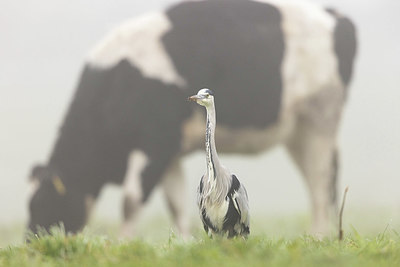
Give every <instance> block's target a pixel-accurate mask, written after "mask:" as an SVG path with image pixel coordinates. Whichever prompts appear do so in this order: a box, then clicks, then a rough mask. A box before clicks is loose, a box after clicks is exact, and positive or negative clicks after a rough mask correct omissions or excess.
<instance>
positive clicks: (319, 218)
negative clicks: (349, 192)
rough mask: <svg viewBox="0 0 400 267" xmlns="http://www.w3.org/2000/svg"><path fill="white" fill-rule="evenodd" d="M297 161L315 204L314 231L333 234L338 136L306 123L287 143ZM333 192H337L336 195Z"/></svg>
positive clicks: (321, 234) (313, 213)
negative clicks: (319, 130) (320, 130)
mask: <svg viewBox="0 0 400 267" xmlns="http://www.w3.org/2000/svg"><path fill="white" fill-rule="evenodd" d="M287 148H288V151H289V153H290V155H291V156H292V158H293V160H294V162H295V163H296V164H297V166H298V167H299V169H300V171H301V173H302V174H303V176H304V178H305V181H306V184H307V186H308V190H309V193H310V199H311V205H312V229H311V230H312V233H313V234H316V235H317V236H319V237H322V236H326V235H327V234H329V233H330V231H331V227H332V226H333V225H334V224H333V222H334V221H333V220H334V214H335V207H336V204H335V198H336V192H335V191H336V189H335V187H336V174H335V172H336V170H335V169H334V164H332V163H333V162H335V156H334V155H335V138H334V137H333V136H331V134H326V133H322V132H318V131H313V129H312V127H309V126H304V127H299V129H298V130H296V134H295V136H293V137H292V138H291V140H290V141H289V142H288V143H287ZM332 192H335V193H334V194H332Z"/></svg>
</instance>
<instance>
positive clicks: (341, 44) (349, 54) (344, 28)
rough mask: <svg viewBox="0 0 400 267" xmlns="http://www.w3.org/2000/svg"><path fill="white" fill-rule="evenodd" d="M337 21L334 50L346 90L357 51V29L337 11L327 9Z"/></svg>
mask: <svg viewBox="0 0 400 267" xmlns="http://www.w3.org/2000/svg"><path fill="white" fill-rule="evenodd" d="M326 11H327V12H328V13H330V14H331V15H332V16H333V17H335V19H336V27H335V31H334V36H333V37H334V46H335V47H334V48H335V53H336V56H337V58H338V68H339V74H340V77H341V79H342V82H343V84H344V86H345V88H347V87H348V85H349V83H350V80H351V76H352V73H353V63H354V57H355V55H356V50H357V37H356V34H357V33H356V27H355V26H354V24H353V22H352V21H351V20H350V19H349V18H347V17H345V16H344V15H342V14H340V13H338V12H337V11H336V10H334V9H331V8H328V9H326Z"/></svg>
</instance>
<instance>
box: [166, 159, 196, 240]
mask: <svg viewBox="0 0 400 267" xmlns="http://www.w3.org/2000/svg"><path fill="white" fill-rule="evenodd" d="M162 187H163V190H164V194H165V198H166V200H167V204H168V207H169V209H170V211H171V214H172V217H173V220H174V223H175V225H176V227H177V228H178V231H179V232H180V234H181V235H182V236H183V237H184V238H187V237H189V217H188V214H187V205H186V203H187V200H188V198H187V194H186V193H187V188H186V184H185V179H184V175H183V171H182V166H181V162H180V161H179V160H175V161H174V162H173V163H172V164H171V165H170V167H169V168H168V170H167V172H166V174H165V176H164V180H163V182H162Z"/></svg>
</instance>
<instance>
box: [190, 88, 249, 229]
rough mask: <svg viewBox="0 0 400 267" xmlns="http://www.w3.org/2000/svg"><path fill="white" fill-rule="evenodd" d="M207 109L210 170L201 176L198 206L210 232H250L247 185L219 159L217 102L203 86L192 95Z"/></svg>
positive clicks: (193, 98) (207, 144) (205, 226)
mask: <svg viewBox="0 0 400 267" xmlns="http://www.w3.org/2000/svg"><path fill="white" fill-rule="evenodd" d="M190 99H191V100H193V101H196V102H197V103H198V104H200V105H202V106H204V107H205V108H206V110H207V123H206V144H205V147H206V162H207V171H206V173H205V175H203V177H202V178H201V180H200V185H199V189H198V206H199V210H200V217H201V220H202V222H203V225H204V230H205V231H206V232H207V233H208V234H209V235H214V234H218V235H223V236H225V235H227V236H228V237H234V236H237V235H242V236H247V235H248V234H249V233H250V228H249V206H248V197H247V192H246V189H245V187H244V186H243V185H242V184H241V183H240V182H239V180H238V179H237V177H236V176H235V175H234V174H232V173H231V172H230V171H229V170H228V169H227V168H225V167H224V166H223V165H222V164H221V163H220V162H219V158H218V154H217V150H216V146H215V124H216V116H215V105H214V97H213V96H212V95H211V91H210V90H209V89H202V90H200V91H199V93H198V94H197V95H195V96H192V97H191V98H190Z"/></svg>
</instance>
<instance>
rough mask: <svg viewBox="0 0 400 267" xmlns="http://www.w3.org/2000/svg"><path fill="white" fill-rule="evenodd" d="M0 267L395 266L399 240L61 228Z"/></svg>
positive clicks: (8, 253)
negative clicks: (131, 234) (147, 236)
mask: <svg viewBox="0 0 400 267" xmlns="http://www.w3.org/2000/svg"><path fill="white" fill-rule="evenodd" d="M0 266H400V235H399V234H397V232H396V231H395V230H388V231H385V233H384V234H381V235H378V236H376V237H375V238H364V237H361V236H360V235H359V234H358V233H357V232H356V231H353V233H351V234H349V235H347V236H345V238H344V240H343V241H342V242H338V241H337V240H329V239H326V240H323V241H319V240H316V239H314V238H312V237H310V236H300V237H297V238H294V239H271V238H268V237H267V236H251V237H250V238H249V239H248V240H243V239H235V240H210V239H209V238H207V237H206V236H202V237H199V238H197V239H194V240H191V241H188V242H183V241H181V240H179V239H177V238H175V237H173V236H172V237H170V238H169V239H168V240H166V241H165V242H164V243H161V244H158V243H157V244H154V243H148V242H145V241H141V240H135V241H129V242H127V241H116V240H111V239H108V238H105V237H101V236H96V235H92V234H88V233H85V232H84V233H81V234H78V235H66V234H65V233H64V231H63V230H62V228H61V229H60V228H54V229H53V230H52V231H51V233H50V234H40V235H39V236H32V237H31V240H30V242H29V243H26V244H23V245H20V246H9V247H3V248H1V249H0Z"/></svg>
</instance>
